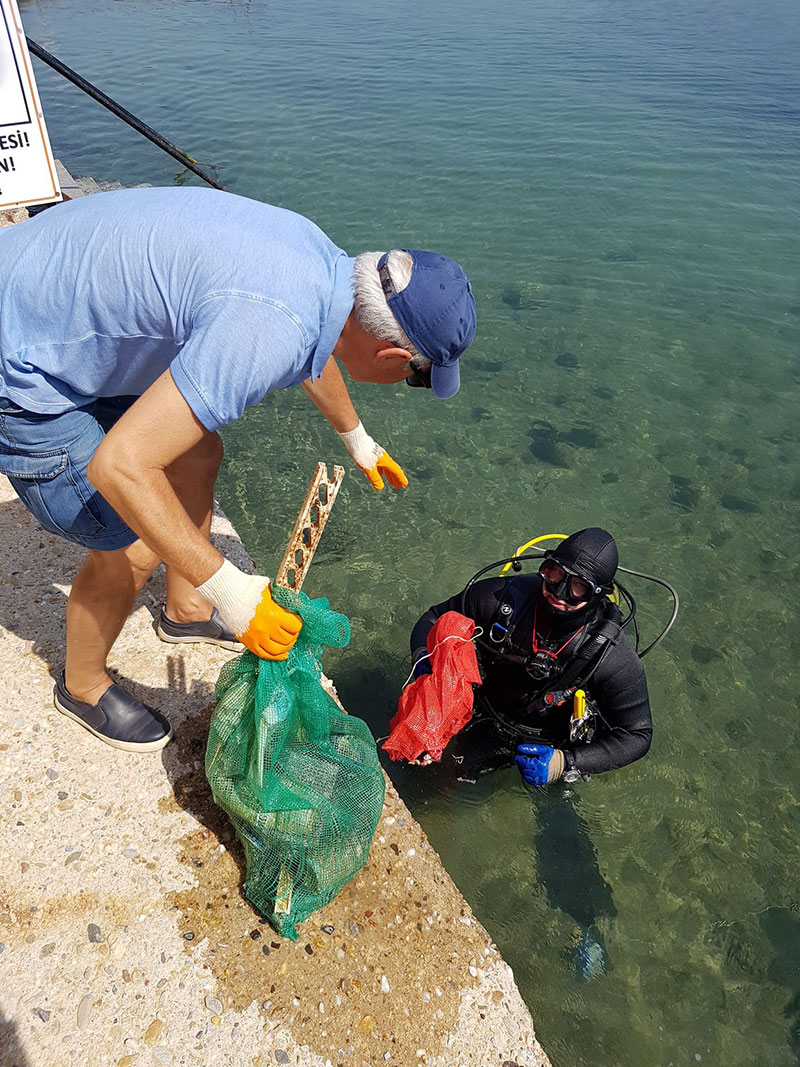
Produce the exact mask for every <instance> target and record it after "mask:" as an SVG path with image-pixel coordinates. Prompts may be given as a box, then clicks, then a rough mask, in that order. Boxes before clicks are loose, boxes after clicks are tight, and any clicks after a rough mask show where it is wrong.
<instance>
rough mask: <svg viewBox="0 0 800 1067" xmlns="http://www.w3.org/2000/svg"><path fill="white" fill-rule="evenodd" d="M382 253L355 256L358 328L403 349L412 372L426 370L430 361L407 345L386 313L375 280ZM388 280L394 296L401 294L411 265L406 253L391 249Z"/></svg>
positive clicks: (407, 279)
mask: <svg viewBox="0 0 800 1067" xmlns="http://www.w3.org/2000/svg"><path fill="white" fill-rule="evenodd" d="M382 255H383V252H362V253H361V255H360V256H356V262H355V268H354V290H355V292H354V297H355V304H354V308H355V313H356V319H357V320H358V324H359V326H360V327H361V329H362V330H366V332H367V333H368V334H371V336H372V337H377V338H378V340H380V341H388V342H390V343H391V344H392V345H394V346H395V347H396V348H404V349H405V350H406V351H407V352H410V353H411V356H412V359H411V366H412V368H413V369H414V370H421V371H425V370H427V369H428V368H429V367H430V365H431V361H430V360H429V359H428V358H427V357H426V356H423V355H422V353H421V352H419V351H418V350H417V349H416V348H415V347H414V345H413V343H412V342H411V340H410V338H409V337H408V335H407V334H406V332H405V331H404V330H403V328H402V326H401V325H400V323H399V322H398V321H397V319H396V318H395V317H394V315H393V314H392V313H391V311H390V310H389V305H388V304H387V302H386V297H385V295H384V292H383V286H382V285H381V280H380V278H379V277H378V261H379V260H380V258H381V256H382ZM386 266H387V268H388V270H389V277H390V278H391V280H392V285H393V286H394V288H395V292H398V293H401V292H402V291H403V289H405V287H406V286H407V285H408V283H409V282H410V281H411V271H412V269H413V266H414V263H413V260H412V259H411V256H410V255H409V254H408V252H403V251H402V250H401V249H394V251H392V252H389V253H388V256H387V259H386Z"/></svg>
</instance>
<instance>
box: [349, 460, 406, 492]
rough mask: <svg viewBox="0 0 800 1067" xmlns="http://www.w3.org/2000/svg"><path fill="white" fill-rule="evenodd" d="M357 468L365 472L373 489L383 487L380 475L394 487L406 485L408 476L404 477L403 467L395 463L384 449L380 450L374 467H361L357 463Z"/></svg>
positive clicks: (398, 487)
mask: <svg viewBox="0 0 800 1067" xmlns="http://www.w3.org/2000/svg"><path fill="white" fill-rule="evenodd" d="M359 470H362V471H363V472H364V474H366V476H367V479H368V481H369V484H370V485H371V486H372V488H373V489H383V478H382V477H381V475H383V476H384V477H385V478H386V481H387V482H388V483H389V485H391V486H392V488H394V489H405V487H406V486H407V485H408V478H406V476H405V472H404V471H403V468H402V467H401V466H399V464H397V463H395V461H394V460H393V459H392V457H391V456H390V455H389V453H388V452H386V451H383V452H381V454H380V457H379V458H378V462H377V463H376V464H375V466H374V467H362V466H360V465H359Z"/></svg>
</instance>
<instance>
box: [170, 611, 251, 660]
mask: <svg viewBox="0 0 800 1067" xmlns="http://www.w3.org/2000/svg"><path fill="white" fill-rule="evenodd" d="M156 633H157V634H158V636H159V637H160V638H161V640H162V641H168V642H169V643H170V644H171V645H189V644H206V645H219V647H220V648H227V649H228V651H229V652H243V651H244V645H243V644H242V642H241V641H237V640H236V635H235V634H234V633H231V631H230V630H229V629H228V627H227V626H226V625H225V623H224V622H223V621H222V618H221V616H220V614H219V612H218V611H217V609H216V608H214V610H213V611H212V612H211V618H210V619H206V620H205V622H173V621H172V619H171V618H170V617H169V616H168V615H167V613H166V611H165V610H164V608H162V609H161V617H160V618H159V620H158V626H156Z"/></svg>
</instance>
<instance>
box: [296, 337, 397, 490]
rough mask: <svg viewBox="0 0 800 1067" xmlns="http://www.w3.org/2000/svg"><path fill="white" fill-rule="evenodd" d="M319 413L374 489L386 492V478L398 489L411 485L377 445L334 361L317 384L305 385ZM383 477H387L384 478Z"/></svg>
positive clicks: (308, 382)
mask: <svg viewBox="0 0 800 1067" xmlns="http://www.w3.org/2000/svg"><path fill="white" fill-rule="evenodd" d="M301 384H302V386H303V388H304V389H305V391H306V392H307V393H308V395H309V396H310V397H311V399H312V400H313V401H314V403H315V404H316V405H317V407H318V408H319V410H320V411H321V412H322V414H323V415H324V416H325V418H326V419H327V420H328V422H329V423H330V424H331V426H332V427H333V428H334V430H336V432H337V433H338V434H339V436H340V437H341V439H342V441H343V442H344V446H345V448H346V449H347V451H348V452H349V453H350V455H351V456H352V457H353V459H354V460H355V463H356V466H358V467H359V468H360V469H361V470H362V471H363V472H364V474H366V476H367V479H368V481H369V484H370V485H371V486H372V488H373V489H383V477H385V478H386V480H387V481H388V482H389V484H390V485H391V486H393V487H394V488H395V489H405V487H406V486H407V485H408V478H406V476H405V474H404V473H403V471H402V469H401V468H400V467H399V466H398V465H397V463H395V461H394V460H393V459H392V457H391V456H390V455H389V453H388V452H386V451H385V449H384V448H383V446H382V445H379V444H378V442H377V441H374V440H373V439H372V438H371V437H370V435H369V434H368V433H367V431H366V430H365V429H364V427H363V426H362V424H361V420H360V419H359V417H358V414H357V413H356V409H355V408H354V407H353V401H352V400H351V399H350V394H349V393H348V391H347V386H346V385H345V383H344V378H343V377H342V372H341V371H340V370H339V365H338V363H337V362H336V360H335V359H334V358H333V356H331V357H330V359H329V360H328V362H327V363H326V364H325V367H324V369H323V371H322V374H321V375H320V377H319V378H318V379H317V381H315V382H312V381H311V379H310V378H306V380H305V381H304V382H302V383H301ZM382 476H383V477H382Z"/></svg>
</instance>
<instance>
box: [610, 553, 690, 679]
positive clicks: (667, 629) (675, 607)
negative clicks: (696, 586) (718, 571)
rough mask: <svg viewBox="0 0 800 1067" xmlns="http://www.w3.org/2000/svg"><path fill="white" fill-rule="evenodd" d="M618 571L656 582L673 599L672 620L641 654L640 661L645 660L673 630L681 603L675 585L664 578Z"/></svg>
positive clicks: (629, 571)
mask: <svg viewBox="0 0 800 1067" xmlns="http://www.w3.org/2000/svg"><path fill="white" fill-rule="evenodd" d="M617 569H618V570H621V571H624V573H625V574H633V575H634V576H635V577H636V578H644V579H645V580H646V581H648V582H655V583H656V585H663V586H664V588H665V589H666V590H667V591H668V592H669V595H670V596H671V597H672V601H673V604H672V615H671V616H670V620H669V622H668V623H667V625H666V626H665V627H664V629H663V630H662V631H661V633H660V634H659V635H658V637H657V638H656V639H655V641H651V642H650V644H649V645H648V646H647V648H646V649H645V650H644V652H640V653H639V659H644V657H645V656H646V655H647V653H648V652H652V650H653V649H654V648H655V647H656V645H660V644H661V642H662V641H663V640H664V638H665V637H666V636H667V634H668V633H669V632H670V630H671V629H672V625H673V623H674V622H675V620H676V619H677V617H678V611H679V610H680V606H681V602H680V600H679V599H678V593H677V590H676V589H675V587H674V586H673V585H670V584H669V582H666V581H664V579H663V578H656V577H655V576H654V575H652V574H645V573H644V572H643V571H632V570H630V569H629V568H628V567H618V568H617Z"/></svg>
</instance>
